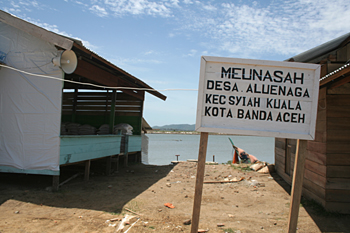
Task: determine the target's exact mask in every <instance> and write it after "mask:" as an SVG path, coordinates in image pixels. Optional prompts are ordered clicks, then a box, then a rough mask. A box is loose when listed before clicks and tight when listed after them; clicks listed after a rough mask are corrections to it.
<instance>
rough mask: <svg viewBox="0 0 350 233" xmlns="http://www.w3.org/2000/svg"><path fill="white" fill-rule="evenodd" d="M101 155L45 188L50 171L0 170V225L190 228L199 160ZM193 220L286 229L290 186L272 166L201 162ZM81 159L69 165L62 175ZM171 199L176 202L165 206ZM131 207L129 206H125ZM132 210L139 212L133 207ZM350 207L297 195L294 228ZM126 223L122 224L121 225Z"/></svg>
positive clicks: (336, 222)
mask: <svg viewBox="0 0 350 233" xmlns="http://www.w3.org/2000/svg"><path fill="white" fill-rule="evenodd" d="M102 167H103V166H101V162H99V164H94V162H93V163H92V166H91V176H90V180H89V181H88V182H84V177H83V175H82V174H81V175H79V176H78V177H76V178H74V179H72V180H71V181H69V182H67V183H66V184H64V185H62V186H61V187H60V190H59V191H58V192H52V191H50V188H48V187H49V186H50V185H51V177H49V176H38V175H22V174H6V173H2V174H0V232H1V233H5V232H116V229H117V227H118V225H119V223H120V221H119V220H118V219H121V218H123V216H126V215H134V216H136V217H138V219H136V218H135V219H132V220H130V224H132V223H133V222H135V221H136V220H137V222H136V223H135V224H134V225H132V227H131V228H130V230H129V231H128V232H129V233H136V232H190V229H191V226H190V225H185V224H184V222H185V221H186V220H189V219H191V216H192V208H193V198H194V190H195V180H196V178H195V176H196V171H197V170H196V169H197V164H196V163H195V162H184V163H179V164H178V165H175V166H147V165H141V164H136V165H130V166H129V167H127V168H126V167H122V168H120V170H119V172H115V173H113V174H112V175H110V176H106V175H105V174H104V169H102ZM205 169H206V170H205V179H204V180H205V181H222V180H225V179H226V180H227V179H229V180H231V179H240V178H244V179H243V180H242V181H239V182H234V183H205V184H204V188H203V198H202V206H201V214H200V224H199V228H200V229H204V230H209V231H208V232H237V233H238V232H241V233H248V232H287V224H288V213H289V204H290V195H289V192H290V190H289V189H290V187H289V186H288V185H287V184H286V183H285V182H284V181H283V180H282V179H281V178H280V177H279V176H278V175H277V174H275V173H272V174H259V173H257V172H254V171H247V170H246V169H244V168H242V167H233V166H231V165H224V164H221V165H206V168H205ZM83 171H84V167H79V166H67V167H64V168H62V170H61V178H60V179H61V180H60V182H62V181H64V180H65V179H67V178H69V177H71V176H72V175H74V174H77V173H83ZM165 203H171V204H172V205H173V206H174V207H175V208H173V209H172V208H168V207H165V206H164V204H165ZM129 210H130V211H132V212H134V213H136V214H134V213H132V212H130V211H129ZM137 214H138V215H137ZM349 222H350V215H340V214H334V213H327V212H325V211H323V210H322V208H320V206H318V205H317V204H315V203H314V202H310V201H307V200H303V202H302V206H301V207H300V214H299V223H298V231H297V232H306V233H311V232H350V224H349ZM128 227H130V225H128V226H126V228H125V230H127V229H128Z"/></svg>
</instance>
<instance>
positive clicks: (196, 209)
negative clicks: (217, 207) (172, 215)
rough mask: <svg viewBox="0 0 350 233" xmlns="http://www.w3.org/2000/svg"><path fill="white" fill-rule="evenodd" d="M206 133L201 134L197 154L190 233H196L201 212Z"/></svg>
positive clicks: (206, 143) (206, 142)
mask: <svg viewBox="0 0 350 233" xmlns="http://www.w3.org/2000/svg"><path fill="white" fill-rule="evenodd" d="M207 145H208V133H206V132H201V137H200V142H199V152H198V164H197V177H196V188H195V192H194V203H193V211H192V224H191V233H198V225H199V215H200V212H201V203H202V191H203V180H204V170H205V158H206V157H207Z"/></svg>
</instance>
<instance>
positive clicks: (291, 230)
mask: <svg viewBox="0 0 350 233" xmlns="http://www.w3.org/2000/svg"><path fill="white" fill-rule="evenodd" d="M306 143H307V141H306V140H299V139H298V140H297V148H296V149H297V150H296V153H295V160H294V161H295V162H294V173H293V184H292V192H291V197H290V209H289V221H288V233H295V232H296V231H297V223H298V214H299V205H300V199H301V192H302V190H303V180H304V170H305V169H304V168H305V157H306V155H305V154H306Z"/></svg>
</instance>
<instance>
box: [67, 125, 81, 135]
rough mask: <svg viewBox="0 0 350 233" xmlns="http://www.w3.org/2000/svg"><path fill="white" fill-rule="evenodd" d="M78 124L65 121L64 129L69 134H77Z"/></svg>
mask: <svg viewBox="0 0 350 233" xmlns="http://www.w3.org/2000/svg"><path fill="white" fill-rule="evenodd" d="M79 126H80V124H78V123H67V124H66V130H67V134H69V135H78V134H79Z"/></svg>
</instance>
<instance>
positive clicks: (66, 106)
mask: <svg viewBox="0 0 350 233" xmlns="http://www.w3.org/2000/svg"><path fill="white" fill-rule="evenodd" d="M62 96H63V97H62V119H63V121H69V122H74V123H80V124H89V125H92V126H94V127H97V128H98V127H100V126H101V125H102V124H108V123H109V118H110V111H111V103H112V92H77V93H75V92H63V95H62ZM142 110H143V100H141V99H137V98H136V97H133V96H130V95H128V94H125V93H123V92H117V94H116V105H115V124H118V123H128V124H130V125H132V126H133V127H134V132H136V133H137V134H141V122H142ZM125 120H127V121H125Z"/></svg>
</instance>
